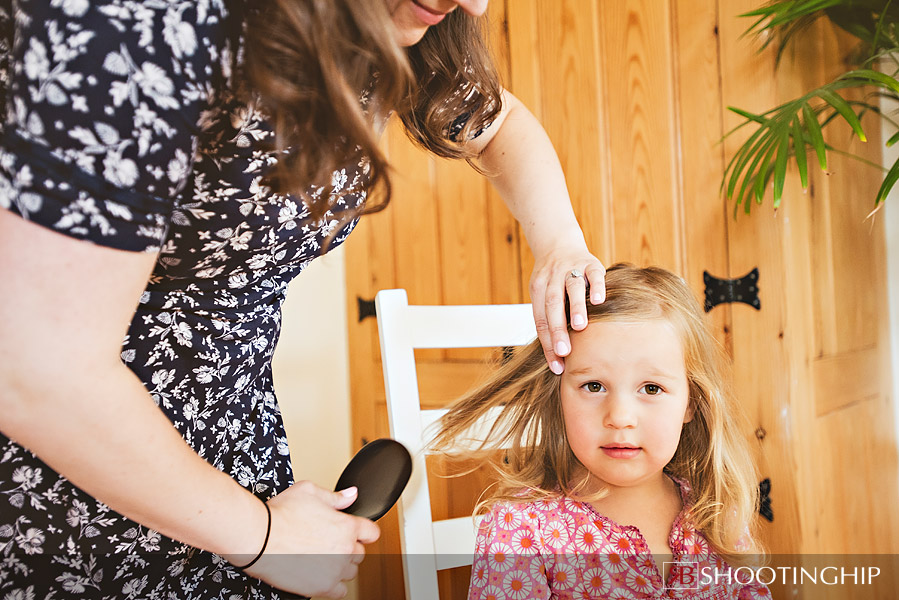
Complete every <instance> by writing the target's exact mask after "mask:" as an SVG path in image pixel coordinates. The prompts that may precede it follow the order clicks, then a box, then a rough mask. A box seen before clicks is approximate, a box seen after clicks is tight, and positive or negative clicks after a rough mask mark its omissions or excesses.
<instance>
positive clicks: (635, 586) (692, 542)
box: [468, 482, 771, 600]
mask: <svg viewBox="0 0 899 600" xmlns="http://www.w3.org/2000/svg"><path fill="white" fill-rule="evenodd" d="M680 486H681V495H682V496H683V497H684V505H685V507H686V505H687V501H686V498H687V495H688V492H689V487H688V486H687V485H686V484H685V483H682V482H681V483H680ZM685 512H686V508H685V510H683V511H681V513H680V514H679V515H678V516H677V518H676V519H675V520H674V523H672V525H671V532H670V533H669V536H668V543H669V545H670V547H671V550H672V552H673V557H671V558H670V559H669V560H670V561H671V562H672V563H673V564H672V565H669V566H670V571H669V575H668V579H667V581H663V578H662V574H661V573H660V571H659V568H658V566H657V564H656V562H655V560H654V557H653V555H652V553H651V552H650V549H649V546H648V545H647V543H646V540H645V539H644V538H643V536H642V534H641V533H640V531H639V530H638V529H637V528H636V527H633V526H622V525H619V524H618V523H616V522H615V521H613V520H611V519H609V518H607V517H605V516H603V515H601V514H599V513H597V512H596V511H595V510H594V509H593V507H592V506H591V505H589V504H587V503H583V502H578V501H576V500H572V499H570V498H566V497H563V496H559V497H556V498H550V499H545V500H538V501H528V502H521V503H510V502H500V503H497V504H496V505H494V506H493V508H492V510H491V511H490V513H488V514H487V515H486V516H485V517H484V519H483V520H482V521H481V525H480V528H479V531H478V535H477V548H476V550H475V559H474V564H473V565H472V570H471V588H470V590H469V595H468V598H469V600H538V599H539V600H548V599H553V600H555V599H558V600H587V599H590V600H598V599H627V600H631V599H634V600H636V599H644V598H646V599H649V598H680V599H683V600H725V599H727V600H770V598H771V593H770V591H769V590H768V588H767V587H766V586H765V585H763V584H761V583H758V582H757V581H756V580H755V578H754V576H753V575H754V574H753V572H752V571H751V570H750V569H749V568H748V567H740V568H738V569H731V568H730V567H729V566H728V565H727V563H725V562H724V560H722V559H721V558H720V557H719V556H717V555H716V554H714V553H713V552H711V551H710V549H709V545H708V542H707V541H706V539H705V537H704V536H703V535H702V534H701V533H700V532H698V531H696V530H695V529H693V528H692V527H691V525H690V523H689V522H688V521H687V520H686V519H685V518H684V517H685Z"/></svg>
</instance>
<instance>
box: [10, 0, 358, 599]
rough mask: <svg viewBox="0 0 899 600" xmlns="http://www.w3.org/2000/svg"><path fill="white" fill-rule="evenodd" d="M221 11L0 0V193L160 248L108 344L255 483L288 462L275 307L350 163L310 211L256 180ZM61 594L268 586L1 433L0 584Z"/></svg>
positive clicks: (320, 246) (145, 3)
mask: <svg viewBox="0 0 899 600" xmlns="http://www.w3.org/2000/svg"><path fill="white" fill-rule="evenodd" d="M239 8H240V4H239V3H238V2H237V0H190V1H187V0H98V1H93V2H88V1H87V0H50V2H37V1H31V0H18V1H12V0H0V81H2V85H0V107H5V111H4V112H3V114H4V116H5V118H4V120H3V126H2V127H3V131H2V143H0V207H2V208H4V209H7V210H9V211H11V212H13V213H15V214H18V215H19V216H21V217H23V218H25V219H28V220H31V221H33V222H35V223H38V224H41V225H43V226H46V227H49V228H52V229H54V230H56V231H58V232H61V233H64V234H66V235H69V236H72V237H76V238H80V239H87V240H90V241H92V242H94V243H96V244H100V245H104V246H109V247H113V248H119V249H123V250H131V251H150V252H158V253H159V254H158V260H157V264H156V268H155V271H154V273H153V275H152V278H151V280H150V282H149V285H148V287H147V289H146V291H145V292H144V293H143V294H142V296H141V298H140V303H139V306H138V309H137V311H136V313H135V315H134V318H133V321H132V324H131V327H130V330H129V332H128V335H127V338H126V339H125V340H124V343H123V346H122V360H123V361H124V362H125V363H126V364H127V365H128V366H129V367H130V368H131V369H132V370H133V371H134V372H135V373H136V374H137V375H138V377H139V378H140V379H141V381H143V382H144V385H145V387H146V388H147V390H148V391H149V393H150V394H151V395H152V397H153V399H154V400H155V401H156V403H157V404H158V405H159V407H160V409H161V410H162V411H163V412H164V413H165V414H166V416H168V418H169V419H170V420H171V421H172V423H173V425H174V426H175V428H177V430H178V431H179V432H180V433H181V435H182V436H183V437H184V439H185V440H186V441H187V442H188V443H189V444H190V445H191V446H192V447H193V448H194V450H195V451H196V452H197V453H198V454H199V455H200V456H202V457H203V458H204V459H206V460H207V461H208V462H210V463H211V464H213V465H214V466H215V467H217V468H218V469H220V470H222V471H224V472H226V473H228V474H230V475H231V476H232V477H233V478H234V479H235V480H237V481H238V482H239V483H240V484H241V485H242V486H244V487H246V488H248V489H250V490H251V491H252V492H253V493H254V494H256V495H257V496H259V497H260V498H263V499H267V498H270V497H271V496H273V495H275V494H276V493H278V492H279V491H281V490H284V489H285V488H286V487H287V486H289V485H290V484H291V483H292V478H293V475H292V472H291V468H290V460H289V456H288V450H287V440H286V436H285V433H284V428H283V424H282V421H281V415H280V410H279V408H278V404H277V402H276V400H275V395H274V392H273V384H272V378H271V358H272V353H273V351H274V348H275V344H276V342H277V339H278V333H279V329H280V325H281V313H280V307H281V303H282V301H283V299H284V294H285V291H286V289H287V285H288V283H289V281H290V280H291V279H292V278H293V277H295V276H296V275H298V274H299V273H300V272H301V271H302V270H303V269H304V268H305V266H306V265H307V264H308V263H309V262H310V261H311V260H313V259H314V258H315V257H317V256H320V255H321V254H324V253H325V252H326V251H327V250H330V249H331V248H333V247H335V246H336V245H338V244H340V243H341V242H342V241H343V240H344V239H345V238H346V236H347V235H348V234H349V233H350V231H351V230H352V228H353V226H354V223H355V221H354V220H352V219H349V218H345V217H344V216H343V215H349V214H351V212H350V211H354V210H355V209H356V208H357V207H359V206H360V205H361V204H362V203H363V202H364V197H363V196H362V195H360V194H358V193H355V192H353V191H352V190H353V189H355V188H356V187H357V186H359V185H360V183H361V182H362V180H363V178H364V177H366V176H367V164H366V163H365V162H364V161H362V162H360V163H359V164H353V165H347V167H346V168H344V169H341V170H340V171H339V172H337V173H335V174H334V177H333V181H332V183H333V184H335V185H336V186H338V187H337V189H336V190H335V195H334V196H333V198H332V199H333V208H332V210H331V211H330V212H328V213H327V214H326V215H325V216H324V218H323V219H321V220H319V221H313V220H312V219H311V218H310V216H309V213H308V211H307V210H306V209H305V207H304V206H303V204H302V203H301V202H299V201H298V200H297V199H296V198H292V197H285V196H280V195H277V194H273V193H272V192H271V191H270V190H269V189H267V188H265V187H264V186H263V185H261V180H262V176H263V174H264V173H265V170H266V169H269V168H271V166H272V165H273V164H274V162H275V158H274V156H273V155H272V154H271V153H270V152H268V151H267V150H266V149H265V148H264V147H263V145H262V144H263V143H264V142H266V141H267V140H268V138H269V137H270V135H271V131H270V129H269V128H268V126H267V124H266V123H265V119H264V117H263V115H261V114H260V113H259V112H258V111H256V110H255V109H254V108H253V106H247V105H246V104H245V103H244V104H241V103H240V102H238V101H237V100H236V99H235V98H234V97H233V96H232V95H231V94H230V93H229V89H230V85H229V80H228V78H229V76H230V72H231V62H232V56H233V52H234V47H233V46H234V44H235V43H236V42H237V41H238V40H239V39H240V35H239V33H240V21H239V19H238V18H237V16H235V15H239V14H240V13H239V11H238V9H239ZM229 9H233V10H231V11H230V12H229ZM232 12H233V13H234V14H231V13H232ZM235 32H236V34H235ZM312 193H314V194H315V195H316V196H320V195H321V193H322V188H321V187H317V188H315V189H313V190H312ZM331 234H333V237H332V238H330V239H329V237H328V236H330V235H331ZM326 244H327V246H326ZM312 400H315V399H310V401H312ZM298 441H300V442H301V440H298ZM70 597H77V598H99V599H106V598H108V599H113V598H115V599H119V598H141V599H143V598H147V599H153V600H157V599H158V600H162V599H165V600H193V599H197V600H199V599H209V598H219V599H222V600H232V599H236V598H253V599H261V598H278V597H279V595H278V593H277V592H276V591H275V590H273V589H272V588H270V587H269V586H267V585H265V584H263V583H262V582H260V581H258V580H255V579H252V578H248V577H246V576H245V575H244V574H243V573H242V572H241V571H239V570H237V569H235V568H233V567H231V566H230V565H229V564H228V563H227V562H225V561H224V560H223V559H221V558H220V557H218V556H215V555H213V554H210V553H207V552H202V551H199V550H197V549H195V548H190V547H188V546H185V545H183V544H180V543H178V542H175V541H173V540H171V539H168V538H166V537H164V536H161V535H159V534H158V533H157V532H155V531H152V530H148V529H147V528H145V527H142V526H141V525H139V524H137V523H135V522H133V521H130V520H128V519H126V518H124V517H123V516H121V515H119V514H117V513H116V512H114V511H112V510H110V509H109V508H108V507H107V506H105V505H103V504H102V503H99V502H97V501H95V500H94V499H92V498H91V497H89V496H88V495H86V494H84V493H83V492H81V491H80V490H79V489H78V488H76V487H74V486H73V485H71V484H70V483H69V482H68V481H67V480H66V479H64V478H63V477H61V476H60V475H58V474H57V473H55V472H54V471H53V470H52V469H50V468H49V467H48V466H47V465H45V464H44V463H43V462H41V461H40V460H39V459H37V458H36V457H35V456H33V455H32V454H31V453H29V452H28V451H27V450H25V449H24V448H23V447H21V446H19V445H18V444H17V443H15V442H14V441H13V440H9V439H7V438H6V437H4V436H2V435H0V598H3V599H7V598H28V599H33V600H45V599H49V598H70Z"/></svg>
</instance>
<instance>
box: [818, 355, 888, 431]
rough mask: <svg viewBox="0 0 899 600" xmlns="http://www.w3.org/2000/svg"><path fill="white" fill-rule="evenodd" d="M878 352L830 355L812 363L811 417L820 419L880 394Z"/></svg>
mask: <svg viewBox="0 0 899 600" xmlns="http://www.w3.org/2000/svg"><path fill="white" fill-rule="evenodd" d="M879 351H880V348H878V347H877V346H872V347H870V348H866V349H864V350H856V351H852V352H845V353H843V354H831V355H828V356H825V357H823V358H818V359H816V360H814V362H813V365H814V366H813V368H812V380H813V381H814V385H815V413H816V415H817V416H819V417H820V416H824V415H827V414H829V413H831V412H834V411H836V410H839V409H841V408H844V407H847V406H849V405H852V404H856V403H858V402H862V401H865V400H870V399H871V398H875V397H877V396H878V395H879V394H880V393H881V389H882V386H881V381H882V377H881V374H880V361H878V360H877V354H878V352H879Z"/></svg>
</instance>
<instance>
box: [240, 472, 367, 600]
mask: <svg viewBox="0 0 899 600" xmlns="http://www.w3.org/2000/svg"><path fill="white" fill-rule="evenodd" d="M356 494H357V491H356V488H349V489H347V490H343V491H341V492H330V491H327V490H324V489H322V488H320V487H318V486H316V485H315V484H313V483H311V482H309V481H301V482H299V483H297V484H295V485H293V486H292V487H290V488H288V489H287V490H285V491H283V492H281V493H280V494H278V495H277V496H275V497H274V498H272V499H271V500H269V501H268V506H269V510H270V511H271V513H272V524H271V532H270V534H269V541H268V544H267V545H266V547H265V552H264V554H263V555H262V557H261V558H260V559H259V560H258V561H257V562H256V563H255V564H254V565H253V566H252V567H250V568H249V569H247V570H246V573H247V575H252V576H253V577H257V578H259V579H262V580H263V581H265V582H266V583H268V584H270V585H272V586H274V587H276V588H278V589H281V590H285V591H288V592H294V593H296V594H304V595H306V596H316V597H323V598H343V597H344V596H345V595H346V593H347V588H346V584H345V583H344V582H345V581H348V580H350V579H354V578H355V577H356V574H357V572H358V568H359V567H358V565H359V563H360V562H362V559H363V558H364V556H365V548H364V546H363V544H370V543H372V542H374V541H375V540H377V539H378V537H379V536H380V529H378V526H377V525H375V524H374V522H372V521H369V520H368V519H363V518H360V517H354V516H351V515H347V514H344V513H342V512H339V511H340V510H341V509H344V508H346V507H348V506H350V505H351V504H352V503H353V502H355V500H356ZM225 558H226V559H228V560H233V562H234V564H238V565H241V564H246V563H247V561H248V557H247V555H245V554H241V555H231V556H225ZM249 558H252V557H249Z"/></svg>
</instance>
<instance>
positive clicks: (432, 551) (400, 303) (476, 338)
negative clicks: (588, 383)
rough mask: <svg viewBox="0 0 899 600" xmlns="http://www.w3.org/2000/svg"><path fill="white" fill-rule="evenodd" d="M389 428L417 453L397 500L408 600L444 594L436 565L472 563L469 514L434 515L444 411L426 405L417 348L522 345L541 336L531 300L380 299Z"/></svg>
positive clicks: (386, 295)
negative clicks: (436, 447)
mask: <svg viewBox="0 0 899 600" xmlns="http://www.w3.org/2000/svg"><path fill="white" fill-rule="evenodd" d="M375 306H376V309H377V320H378V333H379V336H380V341H381V361H382V365H383V368H384V383H385V387H386V392H387V409H388V416H389V420H390V435H391V436H392V437H393V438H394V439H396V440H397V441H399V442H401V443H402V444H404V445H405V446H406V447H407V448H408V449H409V452H410V453H411V454H412V457H413V469H412V477H411V479H410V480H409V484H408V486H407V488H406V490H405V492H404V493H403V495H402V496H401V497H400V500H399V503H398V512H399V522H400V540H401V545H402V552H403V575H404V578H405V585H406V598H407V600H431V599H436V598H437V597H438V588H437V571H439V570H442V569H450V568H453V567H459V566H463V565H467V564H471V563H472V559H473V552H474V547H475V524H474V521H473V520H472V519H471V518H470V517H463V518H458V519H448V520H444V521H432V519H431V500H430V494H429V490H428V479H427V473H426V470H425V469H426V467H425V454H426V453H425V451H424V447H425V445H426V442H427V440H426V439H425V435H426V432H427V431H428V428H429V426H431V425H432V424H433V423H434V422H435V421H437V420H438V419H439V418H440V417H441V415H443V414H444V413H445V411H444V410H422V409H421V404H420V401H419V396H418V376H417V373H416V368H415V353H414V350H415V349H416V348H482V347H507V346H520V345H523V344H527V343H529V342H530V341H531V340H533V339H534V338H535V337H536V336H537V332H536V328H535V326H534V317H533V313H532V310H531V305H530V304H496V305H472V306H426V305H417V306H415V305H413V306H410V305H409V302H408V298H407V296H406V291H405V290H382V291H380V292H378V294H377V296H376V298H375Z"/></svg>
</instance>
